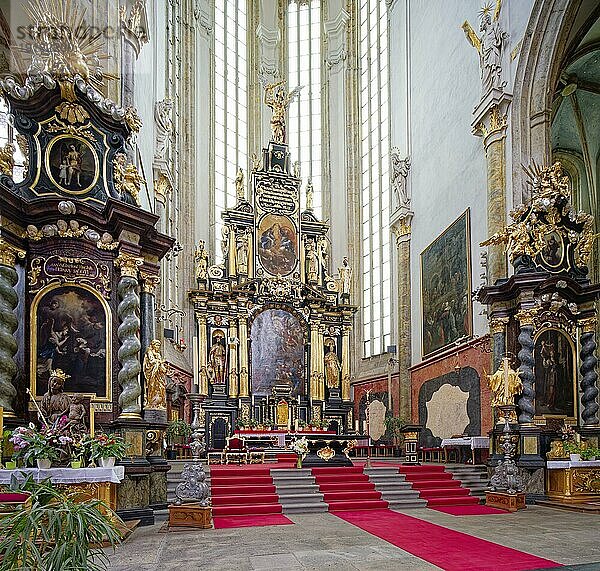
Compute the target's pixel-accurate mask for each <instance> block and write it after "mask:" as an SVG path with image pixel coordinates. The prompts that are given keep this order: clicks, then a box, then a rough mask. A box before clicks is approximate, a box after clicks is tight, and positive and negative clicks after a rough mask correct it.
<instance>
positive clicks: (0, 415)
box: [0, 406, 4, 469]
mask: <svg viewBox="0 0 600 571" xmlns="http://www.w3.org/2000/svg"><path fill="white" fill-rule="evenodd" d="M3 454H4V408H3V407H1V406H0V469H2V468H4V464H2V455H3Z"/></svg>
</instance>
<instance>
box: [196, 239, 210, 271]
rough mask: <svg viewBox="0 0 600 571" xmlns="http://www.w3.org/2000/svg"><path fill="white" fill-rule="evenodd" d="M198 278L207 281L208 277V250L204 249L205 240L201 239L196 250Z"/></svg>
mask: <svg viewBox="0 0 600 571" xmlns="http://www.w3.org/2000/svg"><path fill="white" fill-rule="evenodd" d="M194 266H195V270H196V279H197V280H198V281H205V280H206V278H207V277H208V252H207V251H206V250H205V249H204V240H200V242H199V243H198V246H197V247H196V251H195V252H194Z"/></svg>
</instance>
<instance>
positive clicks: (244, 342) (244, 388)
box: [238, 315, 250, 397]
mask: <svg viewBox="0 0 600 571" xmlns="http://www.w3.org/2000/svg"><path fill="white" fill-rule="evenodd" d="M238 335H239V338H240V344H239V352H240V357H239V358H240V395H239V396H240V397H249V396H250V387H249V376H248V371H249V367H248V321H247V319H246V316H245V315H244V316H242V317H240V318H239V332H238Z"/></svg>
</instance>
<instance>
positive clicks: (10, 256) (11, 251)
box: [0, 238, 25, 268]
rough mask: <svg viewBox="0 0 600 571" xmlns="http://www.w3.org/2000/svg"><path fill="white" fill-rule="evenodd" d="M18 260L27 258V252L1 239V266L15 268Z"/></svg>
mask: <svg viewBox="0 0 600 571" xmlns="http://www.w3.org/2000/svg"><path fill="white" fill-rule="evenodd" d="M17 258H19V259H21V260H22V259H23V258H25V250H22V249H21V248H17V247H16V246H13V245H12V244H9V243H8V242H7V241H6V240H4V239H3V238H0V265H2V266H9V267H11V268H14V267H15V264H16V263H17Z"/></svg>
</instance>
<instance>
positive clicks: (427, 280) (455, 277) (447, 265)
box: [421, 210, 471, 355]
mask: <svg viewBox="0 0 600 571" xmlns="http://www.w3.org/2000/svg"><path fill="white" fill-rule="evenodd" d="M470 256H471V252H470V236H469V211H468V210H467V211H466V212H465V213H464V214H463V215H462V216H461V217H460V218H459V219H458V220H456V222H454V223H453V224H452V225H451V226H450V227H449V228H448V229H447V230H446V231H445V232H444V233H443V234H442V235H441V236H439V237H438V238H436V240H435V241H434V242H433V243H432V244H431V245H430V246H428V247H427V248H426V249H425V250H424V251H423V253H422V254H421V295H422V311H423V314H422V317H423V326H422V335H423V355H428V354H429V353H433V352H434V351H437V350H439V349H441V348H443V347H445V346H446V345H448V344H450V343H453V342H454V341H456V340H457V339H460V338H461V337H464V336H466V335H470V334H471V264H470Z"/></svg>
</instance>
